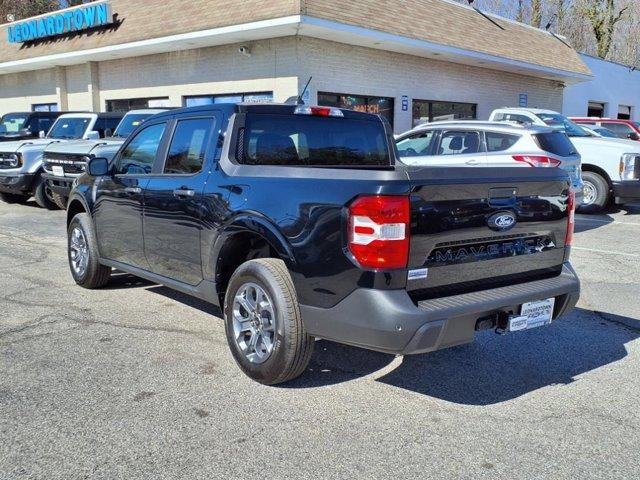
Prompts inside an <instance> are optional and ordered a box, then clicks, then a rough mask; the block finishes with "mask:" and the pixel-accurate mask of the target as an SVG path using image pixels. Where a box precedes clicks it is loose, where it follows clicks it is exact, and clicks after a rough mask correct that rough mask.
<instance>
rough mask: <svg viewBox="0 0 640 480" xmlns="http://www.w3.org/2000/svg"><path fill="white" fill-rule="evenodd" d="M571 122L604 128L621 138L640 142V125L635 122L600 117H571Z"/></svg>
mask: <svg viewBox="0 0 640 480" xmlns="http://www.w3.org/2000/svg"><path fill="white" fill-rule="evenodd" d="M571 120H573V121H574V122H575V123H578V124H580V125H586V126H589V125H595V126H598V127H604V128H606V129H608V130H611V131H612V132H613V133H615V134H616V135H617V136H618V137H619V138H626V139H628V140H636V141H640V123H638V122H634V121H633V120H619V119H616V118H599V117H571Z"/></svg>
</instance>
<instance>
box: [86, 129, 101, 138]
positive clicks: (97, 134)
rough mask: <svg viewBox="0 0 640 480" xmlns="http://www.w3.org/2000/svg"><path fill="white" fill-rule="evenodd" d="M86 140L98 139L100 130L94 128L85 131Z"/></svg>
mask: <svg viewBox="0 0 640 480" xmlns="http://www.w3.org/2000/svg"><path fill="white" fill-rule="evenodd" d="M87 140H100V132H96V131H95V130H92V131H90V132H89V133H87Z"/></svg>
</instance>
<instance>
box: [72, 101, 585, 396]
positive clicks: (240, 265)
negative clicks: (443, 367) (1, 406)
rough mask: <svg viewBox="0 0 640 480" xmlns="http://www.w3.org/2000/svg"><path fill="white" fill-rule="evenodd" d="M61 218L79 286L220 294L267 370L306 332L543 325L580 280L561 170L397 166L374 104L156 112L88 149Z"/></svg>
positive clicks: (229, 320) (409, 345) (366, 341)
mask: <svg viewBox="0 0 640 480" xmlns="http://www.w3.org/2000/svg"><path fill="white" fill-rule="evenodd" d="M67 226H68V257H69V266H70V270H71V274H72V276H73V278H74V279H75V281H76V282H77V283H78V284H79V285H81V286H83V287H85V288H98V287H100V286H103V285H105V284H106V283H107V282H108V281H109V277H110V275H111V272H112V270H113V269H118V270H120V271H124V272H129V273H131V274H134V275H137V276H140V277H142V278H146V279H148V280H151V281H153V282H157V283H160V284H163V285H166V286H168V287H170V288H173V289H176V290H178V291H181V292H184V293H187V294H190V295H193V296H195V297H199V298H201V299H204V300H206V301H209V302H211V303H213V304H216V305H219V306H220V308H221V310H222V312H223V316H224V322H225V327H226V337H227V341H228V344H229V347H230V349H231V352H232V354H233V356H234V358H235V360H236V362H237V363H238V365H239V366H240V368H241V369H242V371H244V372H245V373H246V374H247V375H248V376H249V377H251V378H252V379H254V380H256V381H258V382H261V383H265V384H276V383H280V382H285V381H288V380H291V379H293V378H295V377H297V376H299V375H300V374H302V373H303V372H304V371H305V369H306V366H307V364H308V362H309V359H310V357H311V354H312V351H313V347H314V340H315V339H316V338H323V339H328V340H332V341H337V342H342V343H346V344H350V345H354V346H357V347H363V348H368V349H372V350H376V351H381V352H387V353H390V354H397V355H405V354H417V353H424V352H431V351H434V350H438V349H442V348H446V347H451V346H454V345H460V344H464V343H467V342H471V341H473V339H474V335H475V333H476V332H477V331H479V330H487V329H493V330H496V331H497V332H501V333H506V332H516V331H520V330H526V329H530V328H534V327H542V326H545V325H548V324H550V323H552V322H553V321H555V320H556V319H558V318H559V317H560V316H561V315H563V314H566V313H567V312H568V311H569V310H571V308H572V307H573V306H574V305H575V303H576V301H577V299H578V295H579V290H580V283H579V281H578V278H577V277H576V274H575V272H574V270H573V268H572V267H571V265H570V263H569V254H570V246H571V242H572V237H573V227H574V195H573V193H572V192H571V184H570V180H569V177H568V175H567V173H566V172H563V171H562V170H560V169H556V168H531V169H505V168H503V169H500V168H485V169H478V170H474V171H470V169H468V168H440V167H413V166H405V165H402V164H401V163H400V162H399V161H398V160H397V153H396V150H395V147H394V142H393V136H392V131H391V128H390V126H389V124H388V123H387V122H386V121H385V120H383V119H382V118H381V117H379V116H376V115H371V114H367V113H360V112H354V111H350V110H342V109H336V108H328V107H312V106H306V105H286V104H285V105H276V104H271V105H267V104H238V105H231V104H219V105H210V106H205V107H193V108H188V109H181V110H175V111H171V112H166V113H162V114H159V115H156V116H154V117H153V118H151V119H148V120H147V121H146V122H145V123H144V124H143V125H142V126H140V127H138V129H136V131H135V132H133V134H132V135H131V136H130V137H129V138H128V139H127V141H126V142H125V143H124V144H123V145H122V147H121V148H120V150H119V151H118V153H117V154H116V155H115V157H114V158H113V161H111V162H109V161H108V160H107V159H104V158H94V159H92V160H91V161H90V162H89V164H88V168H87V173H86V174H85V175H82V176H81V177H79V178H78V179H77V181H76V184H75V185H74V188H73V190H72V192H71V196H70V199H69V203H68V207H67ZM176 321H179V319H176ZM549 334H552V332H551V331H550V332H549ZM532 341H535V340H533V339H532Z"/></svg>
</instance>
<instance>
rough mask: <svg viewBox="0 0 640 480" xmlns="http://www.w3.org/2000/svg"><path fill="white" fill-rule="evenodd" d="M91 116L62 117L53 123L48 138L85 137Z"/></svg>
mask: <svg viewBox="0 0 640 480" xmlns="http://www.w3.org/2000/svg"><path fill="white" fill-rule="evenodd" d="M90 122H91V118H90V117H67V118H64V117H60V118H58V120H56V123H54V124H53V127H51V130H49V135H47V138H59V139H76V138H82V137H84V134H85V132H86V131H87V126H88V125H89V123H90Z"/></svg>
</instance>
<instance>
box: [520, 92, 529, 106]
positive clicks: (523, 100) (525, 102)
mask: <svg viewBox="0 0 640 480" xmlns="http://www.w3.org/2000/svg"><path fill="white" fill-rule="evenodd" d="M520 106H521V107H528V106H529V95H527V94H526V93H521V94H520Z"/></svg>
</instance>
